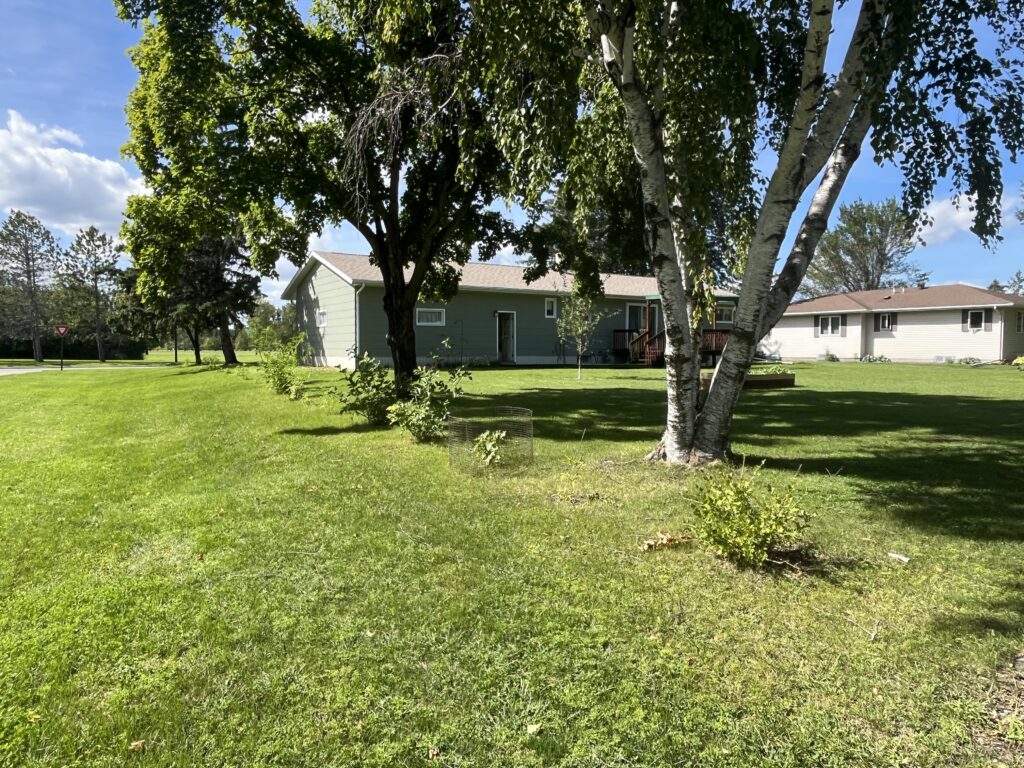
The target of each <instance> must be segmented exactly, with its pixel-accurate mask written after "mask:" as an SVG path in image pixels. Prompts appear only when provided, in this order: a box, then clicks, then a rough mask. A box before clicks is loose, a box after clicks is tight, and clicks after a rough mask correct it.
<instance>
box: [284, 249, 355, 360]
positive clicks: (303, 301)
mask: <svg viewBox="0 0 1024 768" xmlns="http://www.w3.org/2000/svg"><path fill="white" fill-rule="evenodd" d="M355 305H356V300H355V289H354V288H353V287H352V286H351V285H349V284H348V283H346V282H345V281H344V280H342V279H341V278H340V277H338V276H337V275H335V274H334V273H332V272H331V271H330V270H328V269H326V268H325V267H324V266H323V265H321V264H318V265H317V266H316V267H315V268H314V269H313V270H312V271H311V272H310V273H309V274H308V275H307V276H306V278H305V279H304V280H303V281H302V283H301V284H300V285H299V287H298V289H297V290H296V292H295V309H296V313H295V314H296V316H297V319H298V326H299V330H300V331H301V332H303V333H305V335H306V341H307V345H306V350H307V351H306V359H305V362H306V363H307V364H308V365H323V366H329V365H331V366H333V365H340V366H343V367H346V368H350V367H352V365H353V362H354V361H353V358H352V348H353V347H354V346H355V343H356V335H355V317H356V312H355ZM320 312H324V313H326V317H327V324H326V326H325V327H324V328H322V329H321V328H320V327H318V326H317V314H318V313H320Z"/></svg>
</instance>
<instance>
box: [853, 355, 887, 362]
mask: <svg viewBox="0 0 1024 768" xmlns="http://www.w3.org/2000/svg"><path fill="white" fill-rule="evenodd" d="M860 361H861V362H862V363H891V362H892V360H890V359H889V358H888V357H886V356H885V355H864V356H863V357H862V358H861V359H860Z"/></svg>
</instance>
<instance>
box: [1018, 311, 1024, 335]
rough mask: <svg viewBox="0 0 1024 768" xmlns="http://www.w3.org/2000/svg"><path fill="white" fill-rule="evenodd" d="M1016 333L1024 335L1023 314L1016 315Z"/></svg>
mask: <svg viewBox="0 0 1024 768" xmlns="http://www.w3.org/2000/svg"><path fill="white" fill-rule="evenodd" d="M1017 333H1024V312H1018V313H1017Z"/></svg>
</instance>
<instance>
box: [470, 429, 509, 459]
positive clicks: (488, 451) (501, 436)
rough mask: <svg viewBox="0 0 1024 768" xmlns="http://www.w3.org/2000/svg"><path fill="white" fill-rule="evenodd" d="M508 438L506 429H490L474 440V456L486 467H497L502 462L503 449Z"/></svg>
mask: <svg viewBox="0 0 1024 768" xmlns="http://www.w3.org/2000/svg"><path fill="white" fill-rule="evenodd" d="M507 439H508V432H506V431H505V430H504V429H488V430H487V431H486V432H481V433H480V434H479V435H477V436H476V439H475V440H474V441H473V457H474V458H475V459H476V460H477V461H479V462H480V463H481V464H483V465H484V466H485V467H496V466H498V465H499V464H501V463H502V449H503V448H504V446H505V442H506V441H507Z"/></svg>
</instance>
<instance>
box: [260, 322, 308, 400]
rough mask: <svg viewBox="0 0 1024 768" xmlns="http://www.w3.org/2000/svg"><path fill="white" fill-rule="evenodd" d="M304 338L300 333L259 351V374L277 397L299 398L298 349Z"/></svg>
mask: <svg viewBox="0 0 1024 768" xmlns="http://www.w3.org/2000/svg"><path fill="white" fill-rule="evenodd" d="M304 341H305V337H304V336H303V335H302V334H301V333H300V334H298V335H297V336H293V337H292V338H290V339H288V340H287V341H280V342H275V343H274V344H270V345H267V346H265V347H264V348H263V349H261V350H260V351H259V366H260V373H261V374H263V378H264V380H266V382H267V384H269V385H270V388H271V389H272V390H274V391H275V392H276V393H277V394H279V395H288V396H289V397H290V398H291V399H292V400H297V399H298V398H299V394H300V393H299V347H301V346H302V344H303V342H304Z"/></svg>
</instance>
